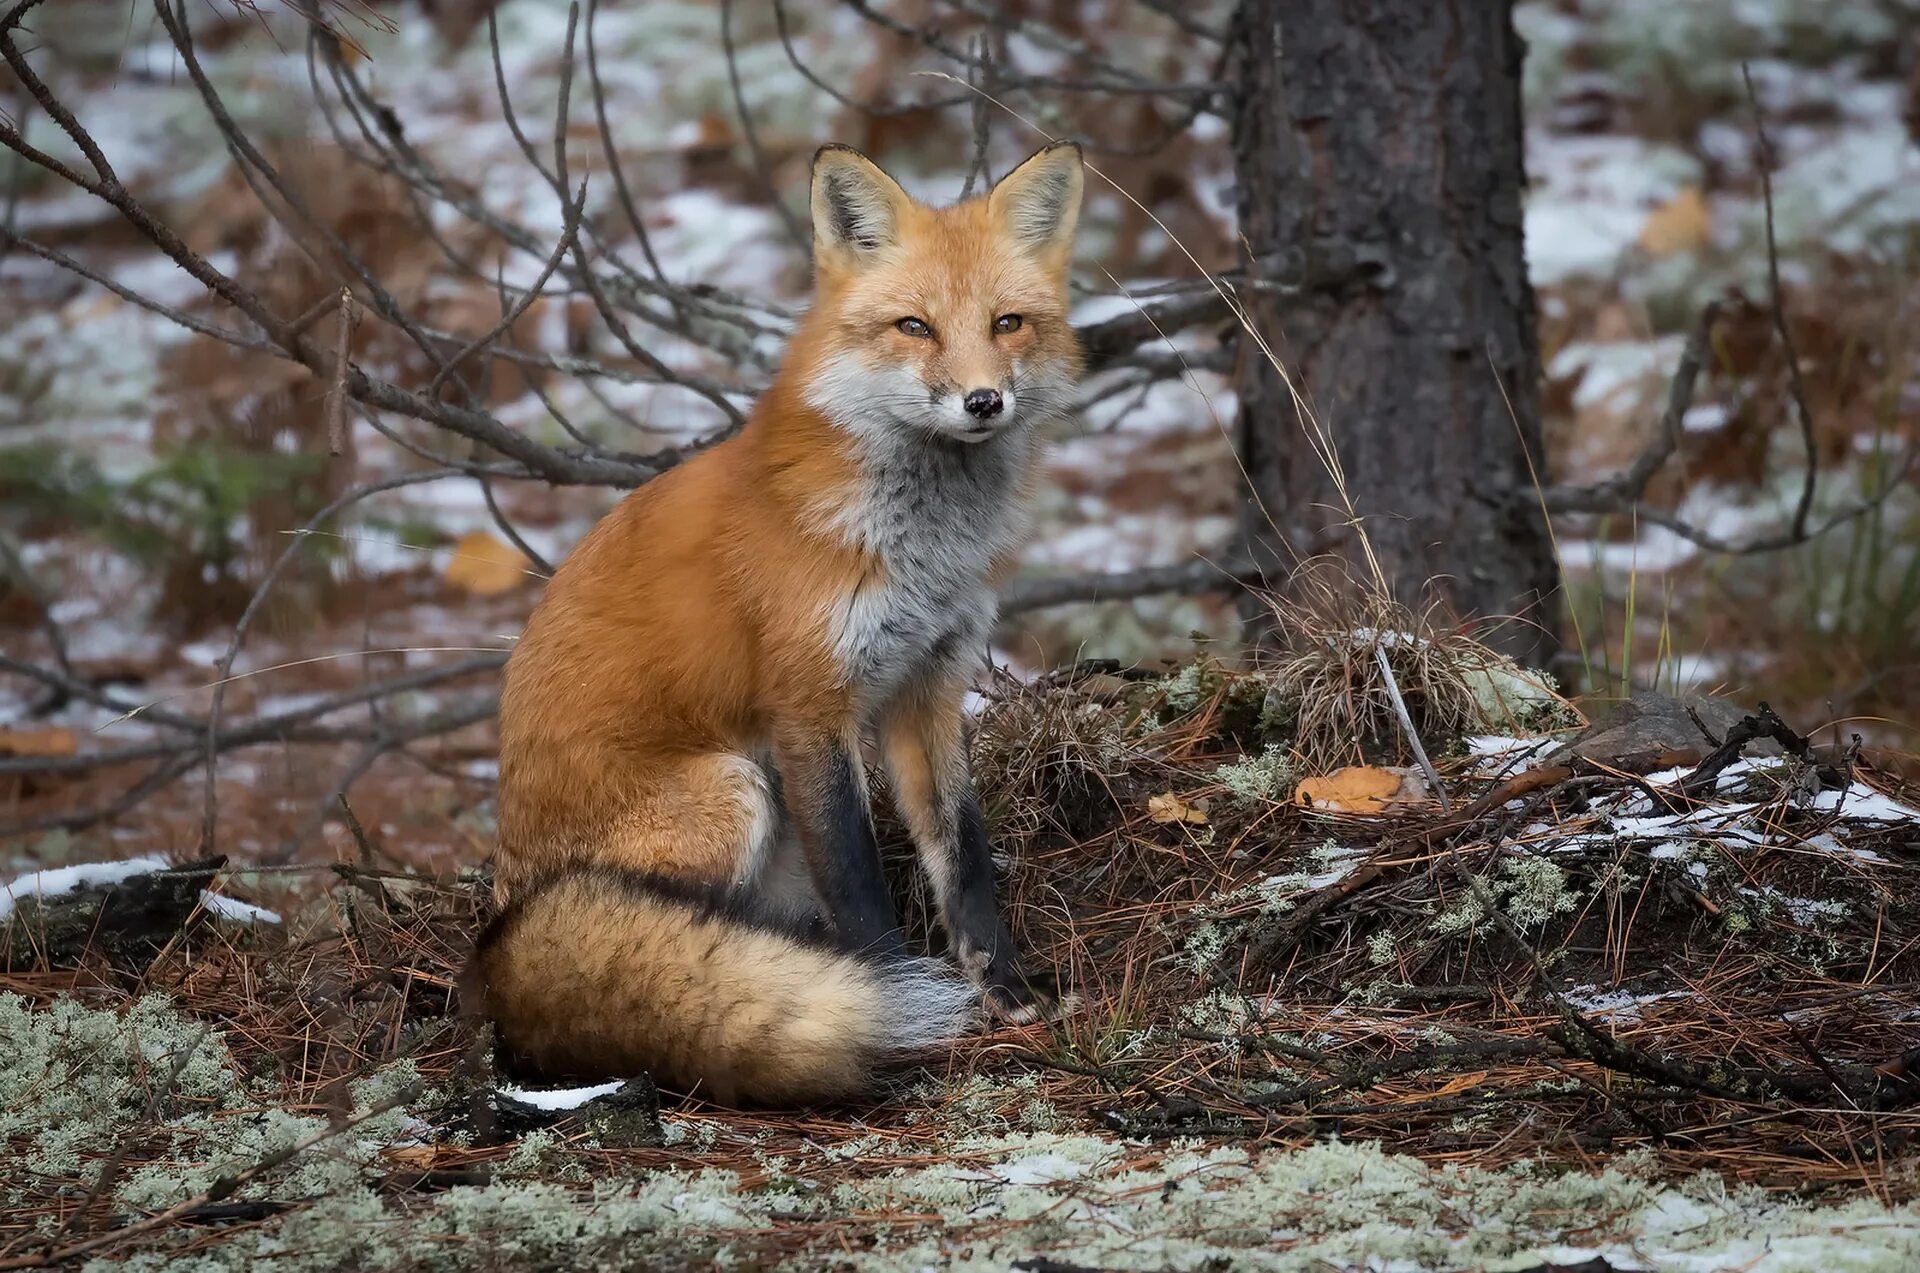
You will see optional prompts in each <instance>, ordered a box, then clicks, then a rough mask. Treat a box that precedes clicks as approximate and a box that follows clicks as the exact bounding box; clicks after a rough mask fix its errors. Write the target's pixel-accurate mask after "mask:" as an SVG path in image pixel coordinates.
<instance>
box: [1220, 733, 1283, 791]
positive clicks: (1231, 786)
mask: <svg viewBox="0 0 1920 1273" xmlns="http://www.w3.org/2000/svg"><path fill="white" fill-rule="evenodd" d="M1294 778H1295V773H1294V768H1293V762H1292V761H1291V760H1290V759H1289V758H1288V756H1287V753H1286V751H1285V750H1283V749H1282V748H1280V747H1278V746H1276V745H1274V744H1272V743H1269V744H1267V748H1266V750H1265V751H1262V752H1261V753H1260V754H1259V755H1257V756H1248V757H1246V758H1244V759H1242V760H1239V761H1237V762H1234V763H1232V764H1226V765H1221V766H1220V767H1219V768H1217V769H1215V770H1214V771H1213V780H1214V781H1215V782H1217V783H1219V784H1220V785H1221V786H1223V787H1225V788H1226V789H1227V791H1228V792H1229V793H1230V794H1231V795H1232V796H1233V798H1234V799H1235V800H1236V801H1239V802H1240V803H1242V804H1262V803H1265V802H1267V801H1270V800H1280V799H1284V798H1285V797H1286V795H1287V793H1288V792H1290V791H1291V790H1292V789H1293V784H1294Z"/></svg>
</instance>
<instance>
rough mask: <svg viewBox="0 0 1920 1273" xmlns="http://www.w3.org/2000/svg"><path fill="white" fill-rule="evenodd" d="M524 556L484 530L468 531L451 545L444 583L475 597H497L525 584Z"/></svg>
mask: <svg viewBox="0 0 1920 1273" xmlns="http://www.w3.org/2000/svg"><path fill="white" fill-rule="evenodd" d="M528 564H529V563H528V561H527V558H526V554H524V553H522V552H521V551H520V550H519V549H518V548H515V547H513V546H512V545H511V544H505V543H502V542H501V541H500V540H498V539H495V538H494V537H493V536H492V535H490V534H488V533H487V532H486V531H484V530H475V531H468V532H467V533H466V534H464V535H462V536H460V542H459V543H457V544H455V545H454V546H453V559H452V560H451V561H449V562H447V571H446V580H447V582H448V583H449V584H451V585H453V586H454V587H456V588H458V589H460V590H461V591H462V592H470V593H472V594H473V595H474V596H476V597H497V596H499V595H500V594H501V593H503V592H511V591H513V590H514V589H515V588H518V587H519V586H520V585H521V584H523V583H525V582H526V581H527V579H528V577H529V575H530V573H531V572H530V571H529V570H528Z"/></svg>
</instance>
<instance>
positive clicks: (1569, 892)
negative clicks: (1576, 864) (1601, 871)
mask: <svg viewBox="0 0 1920 1273" xmlns="http://www.w3.org/2000/svg"><path fill="white" fill-rule="evenodd" d="M1488 899H1491V901H1492V904H1493V905H1496V906H1498V907H1499V908H1500V910H1501V913H1503V914H1504V915H1506V917H1507V918H1508V919H1510V920H1512V921H1513V922H1514V923H1515V924H1516V925H1518V926H1519V927H1521V928H1538V927H1540V926H1541V925H1543V924H1545V923H1547V922H1548V921H1549V920H1551V919H1552V918H1553V917H1554V916H1556V915H1561V914H1565V913H1566V912H1567V911H1570V910H1573V909H1574V908H1575V907H1577V906H1579V905H1580V894H1579V893H1578V892H1577V891H1575V890H1574V889H1573V888H1572V887H1571V886H1570V885H1569V884H1568V882H1567V873H1566V872H1565V871H1563V870H1561V869H1560V867H1559V865H1558V864H1557V863H1555V862H1553V861H1551V860H1549V859H1547V858H1543V857H1519V858H1509V859H1507V860H1506V861H1505V862H1502V863H1501V864H1500V870H1499V872H1498V873H1497V874H1496V876H1495V878H1494V880H1493V882H1492V884H1491V885H1490V886H1488V887H1486V888H1480V889H1470V890H1467V891H1465V892H1462V893H1461V894H1460V895H1459V896H1458V897H1456V898H1455V899H1454V901H1453V903H1452V904H1451V905H1450V906H1448V907H1447V909H1446V910H1444V911H1442V912H1440V914H1438V915H1436V916H1435V917H1434V920H1433V931H1434V932H1435V933H1437V934H1439V935H1441V936H1443V937H1452V936H1460V935H1463V934H1466V933H1484V932H1486V931H1488V930H1490V929H1491V928H1492V927H1493V918H1492V915H1491V913H1490V912H1489V910H1488Z"/></svg>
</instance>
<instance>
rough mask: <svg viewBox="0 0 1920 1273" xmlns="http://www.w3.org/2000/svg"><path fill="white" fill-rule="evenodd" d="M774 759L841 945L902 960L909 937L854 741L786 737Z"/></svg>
mask: <svg viewBox="0 0 1920 1273" xmlns="http://www.w3.org/2000/svg"><path fill="white" fill-rule="evenodd" d="M775 760H776V763H777V765H778V767H779V770H780V785H781V788H782V791H783V793H784V795H785V797H786V800H787V807H788V811H789V812H790V813H791V814H792V816H793V821H794V826H795V829H796V830H797V831H798V832H799V835H800V844H801V847H802V849H803V850H804V851H805V853H806V857H807V869H808V872H809V874H811V875H812V876H813V883H814V888H815V889H816V891H818V893H819V895H820V900H821V902H822V903H824V904H825V906H826V909H827V915H828V918H829V919H830V920H831V921H832V923H833V925H834V927H835V929H837V930H838V932H839V934H840V936H841V938H842V940H843V941H844V942H845V943H846V945H847V946H848V948H849V949H852V950H855V951H860V952H863V953H871V954H876V955H880V956H882V957H884V958H898V957H900V956H904V955H905V954H906V939H905V938H904V936H903V935H902V934H901V931H900V919H899V916H898V915H897V914H896V913H895V911H894V907H893V897H892V895H891V894H890V893H888V892H887V881H886V878H885V876H884V875H883V874H882V873H881V870H880V846H879V843H878V842H877V840H876V839H875V838H874V833H873V808H872V806H871V805H870V804H869V803H868V798H867V780H866V773H865V771H864V769H863V768H862V766H861V764H860V752H859V748H858V746H857V745H856V743H855V741H854V739H853V737H852V736H850V735H842V734H839V733H837V732H832V731H825V732H822V731H818V730H805V729H801V730H790V731H786V733H785V736H784V737H783V738H782V739H781V740H780V741H779V742H778V743H777V744H776V747H775Z"/></svg>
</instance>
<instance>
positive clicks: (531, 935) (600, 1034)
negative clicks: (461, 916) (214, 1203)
mask: <svg viewBox="0 0 1920 1273" xmlns="http://www.w3.org/2000/svg"><path fill="white" fill-rule="evenodd" d="M1083 185H1084V177H1083V171H1082V159H1081V152H1080V148H1079V147H1078V146H1077V145H1075V144H1073V143H1071V142H1059V143H1055V144H1052V145H1049V146H1047V147H1046V148H1045V149H1042V150H1040V151H1038V152H1036V153H1035V154H1033V155H1032V156H1031V157H1029V158H1028V159H1027V160H1026V161H1025V162H1023V163H1021V164H1020V165H1019V166H1018V167H1016V168H1014V169H1013V170H1012V171H1010V172H1009V173H1007V174H1006V175H1005V176H1004V177H1003V178H1001V179H1000V181H998V182H997V183H995V184H994V185H993V186H992V187H991V188H990V189H989V190H987V191H986V192H985V193H984V194H982V195H978V196H975V197H973V198H969V199H964V200H962V201H961V202H959V203H957V204H954V205H952V206H949V207H944V208H940V207H933V206H930V205H928V204H925V203H922V202H919V201H917V200H915V199H914V198H912V197H911V196H909V195H908V194H907V192H906V191H905V190H904V189H903V188H902V187H901V186H900V184H899V183H898V182H897V181H895V180H894V179H893V178H892V177H891V176H889V175H888V174H887V173H886V172H885V171H884V170H882V169H881V168H880V167H879V166H878V165H877V164H875V163H874V162H873V161H872V160H871V159H869V158H867V157H866V156H864V155H862V154H861V153H859V152H858V151H856V150H853V149H851V148H848V147H845V146H837V145H830V146H826V147H823V148H822V149H821V150H820V151H819V152H818V153H817V154H816V155H815V156H814V159H813V164H812V172H811V188H810V212H811V222H812V238H813V244H812V246H813V261H814V287H813V297H812V303H811V305H810V306H809V308H808V310H807V311H806V313H805V315H804V317H802V318H801V319H800V320H799V321H798V322H797V324H796V326H795V329H794V330H793V332H792V334H791V337H790V339H789V342H788V347H787V350H786V353H785V356H784V358H783V360H782V363H781V366H780V369H779V371H778V372H777V374H776V375H775V377H774V379H773V382H772V384H771V385H770V386H769V387H768V389H767V390H766V391H765V392H764V393H763V394H762V395H761V397H760V398H759V399H758V401H757V402H756V403H755V404H754V406H753V408H752V410H751V411H750V412H749V413H748V416H747V419H746V421H745V423H744V425H743V426H742V427H741V428H740V429H739V431H738V432H737V433H735V434H734V435H733V436H731V437H729V438H727V439H725V440H724V441H721V442H718V443H717V444H715V445H713V446H711V447H709V448H707V449H705V450H704V451H701V452H699V453H698V454H696V455H694V456H693V457H691V458H690V459H688V460H686V461H684V462H682V463H681V464H679V465H677V466H675V467H674V468H672V469H669V470H668V471H667V472H665V473H663V474H662V475H660V476H659V477H656V478H654V479H653V480H651V481H649V482H647V483H646V484H645V485H644V486H642V487H640V488H638V489H637V490H635V491H633V492H632V493H630V494H629V495H628V496H626V497H625V498H624V499H623V500H622V501H621V502H620V503H619V504H618V505H616V506H615V508H614V509H613V510H612V511H611V512H609V513H608V514H607V515H606V516H605V517H604V518H603V519H602V520H601V521H600V522H599V523H598V524H597V525H596V526H595V527H594V528H593V529H592V530H591V531H590V532H589V533H588V534H587V535H586V536H585V537H584V538H583V539H582V540H581V541H580V543H579V544H578V545H577V546H576V547H575V549H574V550H573V552H572V553H571V554H570V555H569V556H568V558H567V559H566V561H565V562H564V563H563V564H562V565H561V567H560V569H559V570H558V571H556V572H555V574H554V576H553V578H552V579H551V580H550V581H549V582H548V584H547V587H546V589H545V592H544V593H543V595H542V597H541V599H540V601H539V602H538V604H537V605H536V606H535V608H534V610H533V613H532V615H531V616H530V618H529V620H528V622H527V624H526V626H525V629H524V631H523V633H522V635H521V637H520V640H519V641H518V643H517V644H516V646H515V647H514V650H513V653H512V655H511V656H510V657H509V659H508V661H507V665H506V670H505V673H504V680H503V684H502V690H501V697H500V710H499V744H500V753H499V796H498V840H497V844H496V848H495V854H494V900H495V903H496V907H497V909H496V914H495V916H494V918H493V919H492V921H491V922H490V923H489V924H488V925H487V927H486V928H485V930H484V932H483V933H482V934H481V935H480V937H479V940H478V941H477V943H476V947H475V951H474V955H473V959H472V963H471V965H470V967H469V978H470V984H471V985H473V986H475V987H477V990H476V993H477V995H478V998H479V1000H480V1011H481V1013H482V1014H483V1015H484V1016H485V1017H486V1018H487V1019H489V1020H490V1021H491V1022H492V1023H493V1026H494V1030H495V1036H494V1037H495V1040H496V1047H497V1048H498V1049H499V1050H500V1051H501V1052H502V1053H503V1054H504V1055H503V1060H504V1062H505V1063H506V1065H507V1067H508V1068H510V1069H511V1070H513V1071H514V1072H516V1073H519V1074H523V1075H527V1076H530V1077H533V1078H545V1079H549V1080H555V1081H557V1080H562V1079H573V1080H588V1079H606V1078H612V1077H623V1076H631V1075H633V1074H635V1073H640V1072H644V1073H646V1074H647V1075H649V1076H650V1077H652V1078H653V1080H654V1081H655V1082H656V1083H658V1084H660V1085H661V1086H662V1087H664V1088H666V1089H668V1090H672V1091H678V1092H682V1093H689V1094H697V1095H698V1096H700V1097H701V1098H703V1099H708V1100H711V1101H714V1102H716V1103H719V1104H726V1105H775V1106H792V1105H806V1104H814V1103H822V1102H830V1101H834V1100H839V1099H844V1098H847V1097H850V1096H853V1095H856V1094H858V1093H860V1092H861V1091H863V1090H865V1089H867V1088H868V1087H869V1086H870V1085H871V1084H872V1083H873V1082H874V1081H875V1080H876V1079H877V1077H878V1073H879V1070H880V1069H881V1067H883V1065H884V1064H886V1063H887V1062H889V1061H892V1060H899V1059H902V1058H905V1057H907V1056H909V1055H911V1054H913V1053H916V1052H923V1051H925V1050H927V1049H929V1048H932V1047H934V1046H936V1045H938V1044H941V1043H943V1042H947V1041H950V1040H952V1039H955V1038H957V1037H958V1036H959V1035H961V1034H963V1033H965V1032H966V1031H967V1030H968V1029H970V1028H972V1027H973V1026H975V1025H977V1024H978V1023H979V1021H980V1019H981V1016H982V1012H983V1010H984V1014H985V1015H986V1016H987V1017H988V1018H990V1019H994V1020H1000V1021H1007V1022H1019V1023H1028V1022H1033V1021H1037V1020H1041V1019H1045V1018H1049V1017H1051V1016H1053V1015H1055V1014H1056V1013H1057V1012H1058V1011H1059V1010H1060V1005H1061V997H1062V996H1061V992H1060V989H1059V985H1058V981H1057V978H1056V977H1055V976H1054V975H1053V974H1052V973H1051V972H1040V971H1030V970H1029V968H1028V965H1027V961H1025V960H1023V959H1022V957H1021V955H1020V953H1019V952H1018V951H1017V950H1016V949H1015V944H1014V940H1013V938H1012V936H1011V934H1010V932H1009V930H1008V927H1007V924H1006V921H1005V919H1004V917H1003V916H1002V914H1001V911H1000V909H999V906H998V905H997V903H996V899H995V893H994V880H993V875H994V866H993V856H992V850H991V846H990V844H989V837H988V831H987V827H986V823H985V821H984V819H983V817H982V814H981V811H980V806H979V802H978V800H977V798H976V795H975V790H974V785H973V780H972V776H971V772H970V765H969V760H968V754H967V741H966V733H967V715H966V710H965V703H964V699H965V695H966V691H967V689H968V688H969V686H970V684H971V673H972V670H973V668H974V667H975V666H977V665H978V664H979V663H981V662H983V661H984V660H985V658H986V657H987V653H988V641H989V638H990V635H991V632H992V629H993V625H994V623H995V620H996V617H997V614H996V601H995V597H996V591H995V590H996V587H997V585H998V584H999V583H1000V582H1001V581H1002V580H1003V579H1004V578H1005V576H1006V574H1007V573H1008V571H1009V570H1010V569H1011V567H1012V565H1013V561H1014V556H1015V553H1016V552H1017V550H1018V548H1019V547H1020V545H1021V543H1022V541H1023V539H1024V536H1025V534H1026V531H1027V521H1028V508H1029V505H1030V503H1031V501H1032V498H1033V496H1034V494H1035V490H1036V487H1037V484H1038V478H1039V464H1040V460H1041V444H1042V440H1043V434H1044V429H1043V426H1045V425H1047V424H1048V423H1049V422H1053V421H1058V420H1061V419H1064V418H1066V417H1067V416H1068V415H1069V413H1070V408H1071V403H1072V399H1073V393H1074V389H1075V386H1076V383H1077V381H1078V378H1079V375H1080V371H1081V367H1082V356H1081V350H1080V346H1079V343H1078V340H1077V339H1076V337H1075V335H1074V332H1073V329H1072V327H1071V326H1070V325H1069V323H1068V309H1069V302H1068V287H1067V279H1068V273H1069V268H1070V264H1071V257H1072V251H1073V240H1074V234H1075V230H1076V227H1077V224H1078V220H1079V215H1080V203H1081V196H1082V190H1083ZM863 742H864V743H866V744H869V745H870V746H871V747H872V751H873V753H874V754H876V755H877V756H878V758H879V760H880V761H881V763H883V764H884V766H885V770H886V773H887V775H888V779H889V786H890V788H891V790H892V792H893V793H894V796H895V801H896V804H897V805H898V807H899V810H900V813H901V816H902V821H903V822H904V823H905V824H906V827H907V829H908V831H909V833H910V837H911V839H912V841H913V845H914V850H915V856H916V859H917V863H918V866H919V868H920V869H921V871H922V872H923V873H924V875H925V878H926V880H927V882H928V884H929V886H930V888H931V892H932V896H933V899H934V902H935V908H936V911H937V914H938V918H939V922H940V926H941V928H942V930H943V931H944V933H945V936H946V939H947V940H946V944H947V948H948V953H949V954H950V955H951V956H952V961H951V963H949V962H948V961H945V960H941V959H938V958H935V957H932V956H915V955H912V954H910V953H909V952H908V950H907V946H906V941H905V938H904V935H903V933H902V929H901V925H900V920H899V918H898V915H897V912H896V910H895V905H894V901H893V899H892V897H891V895H890V893H889V890H888V886H887V884H886V881H885V879H884V878H883V876H882V870H881V860H880V854H879V847H878V844H877V841H876V835H875V829H874V821H873V814H872V805H871V803H870V800H869V791H868V782H867V771H866V764H867V749H866V748H865V747H863Z"/></svg>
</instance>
